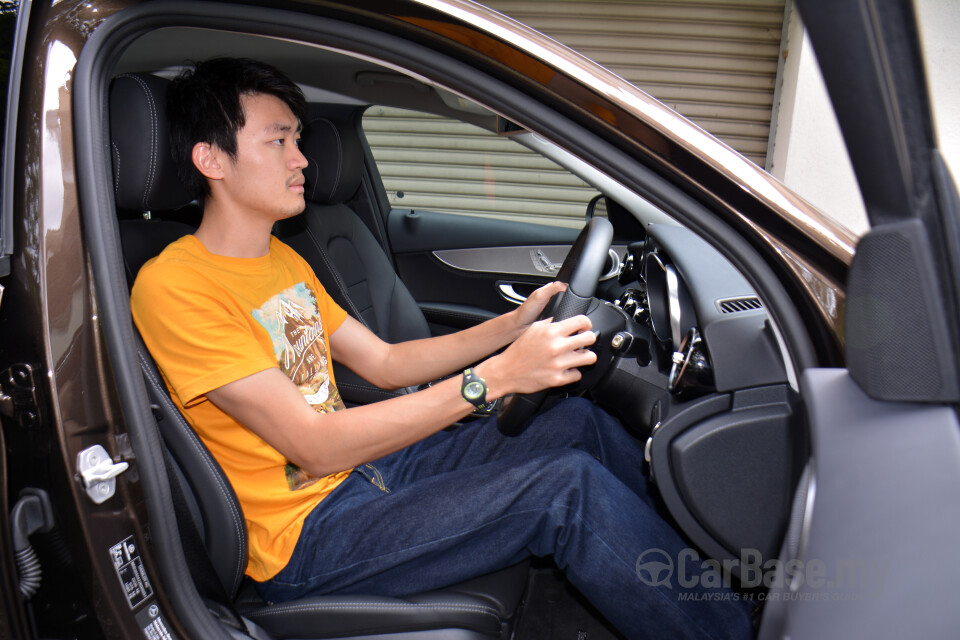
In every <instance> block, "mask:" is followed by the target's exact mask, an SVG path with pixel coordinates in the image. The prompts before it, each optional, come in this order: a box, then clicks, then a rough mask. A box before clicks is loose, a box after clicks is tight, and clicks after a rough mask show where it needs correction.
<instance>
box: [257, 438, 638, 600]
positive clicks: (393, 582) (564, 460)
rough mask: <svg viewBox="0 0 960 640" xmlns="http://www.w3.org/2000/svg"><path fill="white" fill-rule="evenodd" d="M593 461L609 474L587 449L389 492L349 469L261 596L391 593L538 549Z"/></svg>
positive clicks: (442, 476) (473, 572)
mask: <svg viewBox="0 0 960 640" xmlns="http://www.w3.org/2000/svg"><path fill="white" fill-rule="evenodd" d="M591 467H595V469H592V472H593V473H594V474H596V473H597V472H598V470H599V473H600V474H601V475H603V474H607V472H606V471H605V470H604V469H603V468H602V466H601V465H599V463H598V462H597V461H596V460H595V459H594V458H593V457H592V456H589V455H588V454H585V453H583V452H580V451H575V450H566V451H560V450H555V451H546V452H540V453H534V454H528V455H526V456H525V457H523V458H522V459H521V458H510V459H500V460H495V461H493V462H489V463H486V464H482V465H477V466H473V467H469V468H465V469H455V470H452V471H447V472H443V473H439V474H436V475H432V476H428V477H426V478H423V479H420V480H417V481H413V482H410V483H408V484H407V485H405V486H403V487H397V488H395V489H394V490H390V489H389V488H380V487H378V486H376V485H375V484H374V483H372V482H368V481H367V480H366V479H364V478H363V477H361V476H360V475H359V474H353V475H351V477H350V478H348V480H347V481H345V482H344V484H343V485H341V486H340V487H338V488H337V489H336V490H335V491H334V492H333V493H332V494H331V495H330V496H328V497H327V498H326V499H325V500H324V501H323V502H322V503H321V504H320V505H319V506H318V507H317V508H316V509H315V510H314V512H313V513H311V514H310V516H309V517H308V518H307V521H306V523H305V525H304V529H303V532H302V533H301V536H300V540H299V541H298V543H297V549H296V551H295V553H294V558H293V559H292V560H291V562H290V563H289V564H288V565H287V567H286V568H284V570H283V571H281V573H280V574H278V575H277V576H276V577H275V578H274V580H273V581H271V583H269V585H268V586H267V587H266V588H265V589H263V590H262V593H263V595H264V596H265V597H267V598H269V599H276V600H282V599H289V598H293V597H302V596H304V595H308V594H309V595H312V594H322V593H334V592H336V593H366V594H380V595H397V594H404V593H413V592H418V591H424V590H429V589H434V588H438V587H441V586H444V585H448V584H452V583H456V582H460V581H463V580H466V579H469V578H473V577H476V576H478V575H482V574H484V573H489V572H491V571H495V570H497V569H501V568H504V567H507V566H510V565H511V564H515V563H517V562H519V561H521V560H522V559H524V558H526V557H528V556H529V555H531V552H539V551H544V549H542V548H541V545H542V542H541V540H542V539H543V537H544V533H545V529H548V528H550V527H555V526H557V523H553V522H552V520H556V519H558V518H562V517H565V515H566V512H567V509H568V507H569V505H568V504H567V503H568V502H569V501H571V500H573V501H582V496H575V497H573V498H572V497H571V493H574V494H575V493H577V492H578V488H577V484H578V483H577V481H576V480H575V479H574V476H576V475H577V474H580V473H582V472H583V469H589V468H591ZM609 480H610V481H611V484H617V485H619V484H620V483H618V482H617V481H616V480H615V479H614V478H613V476H609ZM571 487H573V489H571ZM617 490H620V491H628V490H627V489H626V488H625V487H622V485H620V488H619V489H617ZM553 512H555V513H553ZM545 551H546V552H547V553H551V552H552V550H545Z"/></svg>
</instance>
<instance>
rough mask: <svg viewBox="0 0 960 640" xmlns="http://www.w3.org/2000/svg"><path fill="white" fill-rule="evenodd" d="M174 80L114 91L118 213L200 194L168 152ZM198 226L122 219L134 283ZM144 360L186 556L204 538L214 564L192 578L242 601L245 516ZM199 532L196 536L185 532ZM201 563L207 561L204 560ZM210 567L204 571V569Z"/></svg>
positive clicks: (176, 203)
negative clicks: (212, 580) (178, 498)
mask: <svg viewBox="0 0 960 640" xmlns="http://www.w3.org/2000/svg"><path fill="white" fill-rule="evenodd" d="M168 84H169V83H168V81H167V80H165V79H163V78H159V77H157V76H152V75H148V74H125V75H122V76H118V77H117V78H115V79H114V81H113V84H112V85H111V88H110V138H111V155H112V158H113V170H114V194H115V196H116V204H117V207H118V209H120V210H123V211H134V212H139V213H147V212H151V211H153V212H157V211H169V210H175V209H178V208H180V207H182V206H184V205H185V204H187V203H189V202H191V201H192V200H193V199H194V197H195V194H193V193H190V192H188V191H187V190H186V188H185V187H184V186H183V185H182V184H181V182H180V181H179V179H178V178H177V175H176V169H175V167H174V163H173V158H172V156H171V154H170V143H169V134H168V128H167V119H166V90H167V85H168ZM192 231H193V227H191V226H190V225H187V224H184V223H180V222H170V221H164V220H161V219H146V218H145V217H144V216H140V217H139V218H138V219H131V220H121V222H120V234H121V243H122V247H123V254H124V262H125V269H126V272H127V279H128V282H129V283H130V284H132V283H133V279H134V278H135V277H136V274H137V272H138V271H139V269H140V267H141V266H143V263H145V262H146V261H147V260H149V259H150V258H152V257H153V256H155V255H157V254H159V253H160V251H162V250H163V248H164V247H165V246H166V245H167V244H169V243H170V242H172V241H173V240H176V239H177V238H179V237H181V236H183V235H185V234H187V233H191V232H192ZM137 350H138V359H139V361H140V365H141V370H142V372H143V375H144V381H145V383H146V387H147V392H148V395H149V397H150V402H151V405H153V408H154V415H155V416H157V425H158V428H159V430H160V433H161V436H162V438H163V441H164V444H165V445H166V447H167V451H168V453H169V454H170V455H169V458H170V459H171V462H172V464H171V465H168V466H169V469H168V471H169V472H170V481H171V483H172V484H173V483H179V484H178V485H177V486H175V487H174V494H175V495H177V494H179V495H182V496H183V498H184V500H183V505H182V508H180V507H178V509H177V511H178V514H177V516H178V519H179V522H178V524H179V526H180V528H181V531H185V532H187V533H189V535H183V536H182V537H183V540H184V551H185V553H186V554H187V557H188V558H191V557H192V558H197V557H198V553H200V554H202V553H203V550H197V549H192V548H190V547H191V542H190V541H191V540H196V539H197V538H199V539H200V540H202V544H203V546H204V548H205V551H206V554H207V556H208V557H209V564H207V563H206V562H205V561H204V562H196V561H193V562H189V565H190V567H191V571H192V572H193V573H194V578H195V580H196V581H197V582H198V584H201V583H202V582H203V581H205V580H207V579H208V576H204V575H200V574H201V573H202V572H203V571H204V570H205V569H206V568H208V567H209V566H210V565H212V568H213V571H214V573H215V574H216V578H217V579H219V581H220V584H221V585H222V587H223V591H224V592H225V594H226V596H227V597H229V598H230V599H231V600H232V599H233V598H234V597H235V596H236V594H237V591H238V589H239V587H240V583H241V581H242V579H243V574H244V571H245V569H246V565H247V532H246V525H245V524H244V519H243V512H242V510H241V508H240V503H239V501H238V500H237V497H236V494H235V493H234V492H233V488H232V487H231V486H230V483H229V482H228V480H227V478H226V476H225V475H224V473H223V470H222V469H221V468H220V465H219V464H218V463H217V462H216V460H214V458H213V456H212V455H211V454H210V452H209V450H207V448H206V446H204V444H203V442H202V441H201V440H200V438H199V437H198V436H197V434H196V433H195V432H194V430H193V429H192V428H191V427H190V425H189V424H188V423H187V421H186V420H185V419H184V417H183V415H182V414H181V413H180V412H179V410H178V409H177V407H176V405H175V404H174V403H173V401H172V400H171V399H170V396H169V395H168V394H167V389H166V386H165V385H164V383H163V380H162V378H161V376H160V374H159V372H158V371H157V369H156V366H155V364H154V362H153V359H152V357H151V356H150V354H149V353H148V352H147V349H146V346H145V345H144V344H143V342H142V341H140V340H138V345H137ZM186 527H194V528H195V531H190V530H189V529H185V528H186ZM201 559H202V558H201ZM204 565H206V566H204Z"/></svg>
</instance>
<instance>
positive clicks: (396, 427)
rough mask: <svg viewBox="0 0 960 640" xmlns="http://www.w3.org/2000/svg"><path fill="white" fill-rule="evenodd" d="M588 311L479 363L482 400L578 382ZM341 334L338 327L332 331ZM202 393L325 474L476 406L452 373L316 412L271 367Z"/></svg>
mask: <svg viewBox="0 0 960 640" xmlns="http://www.w3.org/2000/svg"><path fill="white" fill-rule="evenodd" d="M589 329H590V320H589V319H588V318H586V317H585V316H577V317H574V318H569V319H567V320H563V321H561V322H556V323H550V322H549V321H539V322H534V323H533V324H532V325H531V326H530V327H529V328H528V329H527V330H526V331H524V332H523V334H522V335H521V336H520V337H519V338H518V339H517V340H516V341H515V342H513V343H512V344H511V345H510V346H509V347H507V349H505V350H504V351H503V352H502V353H500V354H498V355H495V356H492V357H491V358H489V359H487V360H485V361H483V362H482V363H480V364H479V365H477V367H476V371H477V373H478V375H480V376H481V377H482V378H484V379H485V380H486V383H487V388H488V393H487V398H488V399H490V400H495V399H496V398H500V397H503V396H505V395H507V394H510V393H532V392H535V391H539V390H541V389H545V388H547V387H555V386H561V385H565V384H569V383H572V382H576V381H577V380H579V379H580V372H579V371H578V370H577V367H582V366H586V365H589V364H592V363H594V362H595V361H596V355H595V354H594V353H593V352H592V351H589V350H585V349H584V347H586V346H589V345H590V344H592V343H593V342H594V340H595V339H596V338H595V336H594V334H593V333H592V332H590V331H589ZM338 333H339V329H338V330H337V331H336V332H334V335H336V334H338ZM207 398H208V399H209V400H210V401H211V402H213V403H214V404H215V405H216V406H217V407H219V408H220V409H221V410H223V411H225V412H226V413H228V414H229V415H231V416H232V417H233V418H234V419H235V420H237V421H238V422H240V423H241V424H242V425H244V426H245V427H247V428H248V429H250V430H251V431H253V432H254V433H256V434H257V435H259V436H260V437H261V438H263V439H264V440H265V441H266V442H267V443H268V444H270V445H271V446H272V447H273V448H275V449H276V450H277V451H279V452H281V453H282V454H283V455H284V456H286V457H287V459H289V460H290V461H292V462H294V463H296V464H298V465H299V466H300V467H302V468H303V469H306V470H307V471H309V472H310V473H312V474H313V475H315V476H318V477H323V476H326V475H329V474H331V473H336V472H338V471H344V470H346V469H350V468H352V467H355V466H357V465H360V464H363V463H366V462H370V461H372V460H376V459H378V458H381V457H383V456H385V455H388V454H390V453H393V452H395V451H398V450H400V449H402V448H404V447H406V446H409V445H411V444H413V443H415V442H418V441H420V440H422V439H424V438H426V437H427V436H429V435H431V434H433V433H435V432H437V431H439V430H441V429H443V428H445V427H446V426H448V425H450V424H451V423H453V422H455V421H457V420H459V419H460V418H463V417H464V416H466V415H467V414H469V413H470V412H471V411H472V410H473V406H472V405H471V404H469V403H468V402H466V401H465V400H463V398H462V397H461V396H460V379H459V378H452V379H450V380H445V381H443V382H440V383H438V384H435V385H433V386H432V387H430V388H428V389H424V390H422V391H418V392H417V393H413V394H408V395H404V396H400V397H397V398H391V399H390V400H385V401H383V402H377V403H374V404H370V405H365V406H361V407H354V408H351V409H346V410H343V411H336V412H334V413H327V414H323V413H318V412H316V411H314V410H313V408H312V407H311V406H310V405H309V404H308V403H307V401H306V400H305V399H304V397H303V395H302V394H301V393H300V391H299V389H297V387H296V386H295V385H294V384H293V382H292V381H290V379H289V378H287V377H286V376H285V375H284V374H283V373H282V372H281V371H280V370H279V369H268V370H266V371H261V372H260V373H255V374H253V375H251V376H247V377H246V378H242V379H240V380H236V381H234V382H231V383H229V384H226V385H224V386H222V387H220V388H218V389H215V390H214V391H211V392H209V393H207Z"/></svg>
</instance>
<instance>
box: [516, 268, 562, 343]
mask: <svg viewBox="0 0 960 640" xmlns="http://www.w3.org/2000/svg"><path fill="white" fill-rule="evenodd" d="M566 289H567V284H566V283H565V282H558V281H556V280H554V281H553V282H551V283H550V284H547V285H544V286H542V287H540V288H539V289H537V290H536V291H534V292H533V293H531V294H530V295H529V296H527V299H526V300H525V301H524V302H523V304H521V305H520V307H519V308H518V309H517V310H516V311H515V312H514V313H516V318H517V325H518V327H517V328H518V329H520V330H521V331H523V330H524V329H526V328H527V327H529V326H530V325H531V324H533V323H534V322H536V321H537V320H538V319H539V318H540V314H541V313H543V310H544V309H545V308H546V306H547V303H548V302H550V299H551V298H552V297H553V296H554V295H556V294H558V293H560V292H561V291H566Z"/></svg>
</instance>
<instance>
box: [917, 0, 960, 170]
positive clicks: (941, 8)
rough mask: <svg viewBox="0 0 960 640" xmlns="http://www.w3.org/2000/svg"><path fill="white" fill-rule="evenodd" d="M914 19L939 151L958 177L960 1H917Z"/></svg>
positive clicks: (959, 160)
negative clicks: (916, 23)
mask: <svg viewBox="0 0 960 640" xmlns="http://www.w3.org/2000/svg"><path fill="white" fill-rule="evenodd" d="M916 8H917V18H918V20H919V23H920V38H921V42H922V45H923V53H924V58H925V59H924V62H925V64H926V65H927V83H928V84H929V87H930V95H931V101H932V102H933V111H934V118H935V119H936V126H937V136H938V139H939V142H940V150H941V151H942V152H943V156H944V158H946V161H947V164H948V165H949V166H950V170H951V171H952V172H953V176H954V179H955V180H956V179H957V178H960V113H958V110H960V41H958V38H960V2H957V0H917V3H916Z"/></svg>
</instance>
